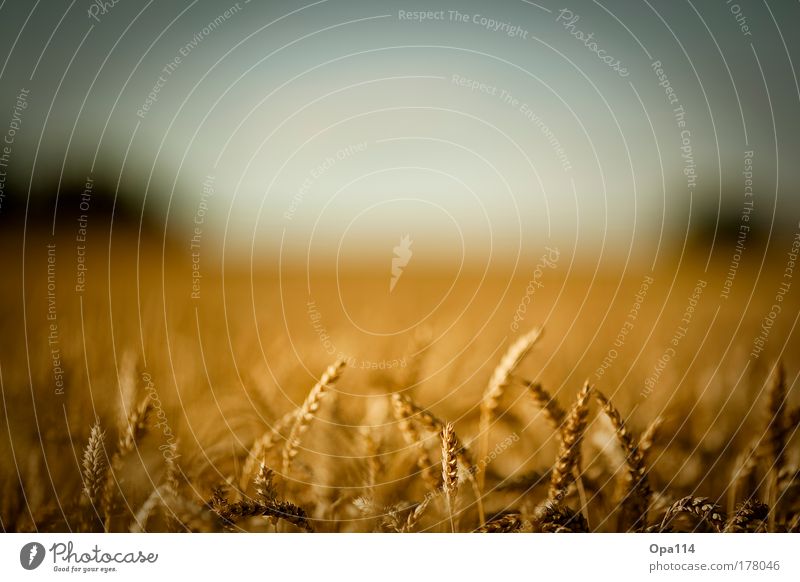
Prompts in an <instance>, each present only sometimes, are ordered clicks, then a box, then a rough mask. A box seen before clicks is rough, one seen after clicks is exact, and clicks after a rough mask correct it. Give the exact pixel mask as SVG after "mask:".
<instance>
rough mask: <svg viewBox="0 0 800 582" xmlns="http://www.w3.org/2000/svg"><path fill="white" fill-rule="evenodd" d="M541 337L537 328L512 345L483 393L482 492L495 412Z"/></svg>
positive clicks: (481, 419)
mask: <svg viewBox="0 0 800 582" xmlns="http://www.w3.org/2000/svg"><path fill="white" fill-rule="evenodd" d="M541 336H542V330H541V328H538V327H537V328H534V329H533V330H531V331H530V332H528V333H527V334H525V335H523V336H521V337H520V338H519V339H517V341H515V342H514V343H513V344H511V347H509V348H508V351H507V352H506V353H505V355H504V356H503V357H502V359H501V360H500V363H499V364H498V365H497V367H496V368H495V369H494V372H493V373H492V377H491V378H490V379H489V384H488V385H487V386H486V390H485V391H484V393H483V398H482V399H481V413H480V425H479V434H480V446H479V449H478V455H479V461H478V490H479V491H481V492H482V491H483V488H484V484H485V482H486V478H485V475H484V471H485V470H486V458H487V456H488V454H489V429H490V428H491V426H492V422H493V421H494V417H495V412H496V410H497V407H498V406H499V405H500V399H501V398H502V397H503V392H505V389H506V387H507V386H508V385H509V384H510V383H511V380H512V377H513V374H514V372H515V371H516V369H517V368H518V367H519V365H520V364H521V363H522V360H524V359H525V356H527V355H528V354H529V353H530V351H531V350H532V349H533V346H534V344H536V342H537V341H538V340H539V338H540V337H541Z"/></svg>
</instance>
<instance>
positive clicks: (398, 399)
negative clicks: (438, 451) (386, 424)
mask: <svg viewBox="0 0 800 582" xmlns="http://www.w3.org/2000/svg"><path fill="white" fill-rule="evenodd" d="M391 401H392V411H393V413H394V417H395V419H396V420H397V422H398V425H399V427H400V433H401V434H402V435H403V438H404V439H405V441H406V442H407V443H408V444H410V445H413V446H414V447H415V448H416V451H417V467H418V468H419V470H420V474H421V475H422V481H423V482H424V483H425V486H426V487H427V488H428V490H429V491H431V492H434V491H437V490H438V489H439V487H440V486H441V483H440V480H439V476H438V475H437V474H436V471H435V470H434V465H433V461H432V460H431V457H430V455H429V454H428V449H427V447H426V446H425V441H423V440H422V437H421V435H420V433H419V431H418V430H417V427H416V426H414V423H413V422H412V418H411V417H412V416H413V411H412V410H411V408H410V407H409V406H408V401H407V400H405V399H404V398H403V397H402V396H400V394H397V393H395V394H392V397H391Z"/></svg>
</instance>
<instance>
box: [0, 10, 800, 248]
mask: <svg viewBox="0 0 800 582" xmlns="http://www.w3.org/2000/svg"><path fill="white" fill-rule="evenodd" d="M101 5H102V7H101ZM419 10H427V11H436V12H437V14H434V15H433V17H432V18H431V19H428V20H425V21H418V20H414V19H413V17H410V16H408V13H412V12H414V11H419ZM226 11H227V12H226ZM451 11H457V12H458V13H459V14H456V13H454V12H451ZM576 17H577V18H576ZM799 22H800V3H798V2H795V1H785V2H756V1H741V2H738V3H734V2H725V1H724V0H720V1H713V2H697V1H695V2H690V1H674V0H669V1H666V0H660V1H657V0H644V1H642V2H629V1H613V2H612V1H603V2H590V1H580V2H579V1H573V2H570V3H567V4H556V3H553V2H550V1H548V0H542V2H540V3H533V2H526V1H521V0H514V1H511V0H505V1H500V2H469V1H464V0H459V1H458V2H456V1H454V0H451V1H444V0H443V1H440V2H433V3H432V2H382V1H380V2H374V1H373V2H352V1H341V0H340V1H336V0H328V1H319V2H312V3H308V4H304V3H301V2H273V1H270V2H257V1H255V0H253V1H252V2H245V1H241V2H239V3H226V2H220V1H217V2H210V1H204V0H197V1H194V2H165V1H158V2H156V1H151V2H134V1H133V0H117V2H116V4H112V3H111V2H106V3H102V2H100V3H90V2H87V1H85V0H76V1H73V2H54V1H53V2H50V1H48V2H42V1H41V0H38V1H36V2H33V1H31V0H16V1H14V0H3V1H2V2H0V47H2V48H1V49H0V58H2V59H4V62H0V67H2V68H0V87H1V89H0V133H4V134H7V131H8V128H9V126H10V125H9V124H10V123H11V122H12V121H14V119H17V121H16V124H17V125H20V127H19V130H18V131H16V133H15V135H14V139H13V144H12V145H11V146H10V154H9V158H10V159H9V160H8V167H7V174H8V180H7V183H6V184H5V191H4V194H5V195H6V196H7V197H11V196H14V197H18V198H19V197H21V198H23V199H24V197H26V196H27V195H28V194H30V195H31V196H37V197H41V196H52V195H53V194H54V192H59V191H61V190H63V189H64V188H65V185H66V184H76V183H77V184H82V183H83V182H84V181H85V179H86V177H87V176H92V177H93V179H94V180H95V183H96V184H97V189H96V191H97V192H98V194H97V195H110V196H113V195H114V193H115V191H117V190H118V193H119V195H120V196H125V197H127V199H128V202H129V203H131V204H133V205H134V206H135V207H136V208H137V209H140V208H144V213H145V215H147V216H153V217H154V218H155V220H157V221H158V224H159V227H160V229H161V230H163V231H165V232H167V233H169V234H171V235H172V234H175V233H178V234H177V235H176V236H179V237H182V238H183V239H184V240H186V241H188V237H189V236H190V234H191V229H192V228H193V226H194V222H195V221H196V220H202V226H201V227H200V228H201V230H202V236H203V237H205V238H204V242H205V244H207V245H210V244H211V243H210V242H209V241H213V247H214V248H215V249H217V250H219V249H221V248H223V245H224V248H225V249H226V251H230V252H236V251H238V250H241V251H246V252H249V251H250V250H251V249H252V250H254V251H256V252H262V253H267V254H277V253H278V252H279V249H282V250H283V252H284V253H287V254H289V255H295V256H297V257H305V256H309V257H311V256H312V255H313V256H314V257H316V258H320V257H322V258H326V257H327V258H330V257H334V256H336V255H346V256H349V257H369V256H371V254H373V253H379V254H380V253H383V254H385V253H386V252H391V251H390V249H391V248H392V247H393V246H394V245H397V244H398V240H399V239H400V237H401V236H402V235H404V234H409V235H410V237H411V238H412V239H413V240H414V241H415V242H414V245H415V246H414V247H412V248H414V249H427V251H426V253H427V256H428V257H445V258H448V260H455V259H453V258H454V257H455V258H458V260H461V259H464V258H465V257H466V260H470V259H474V258H482V259H488V258H490V257H495V258H496V257H514V256H515V254H516V253H518V252H519V250H520V249H526V248H532V247H535V248H537V249H539V248H541V246H542V245H544V244H553V245H559V246H560V247H561V248H572V249H576V250H578V251H581V250H585V251H586V252H589V253H591V252H597V251H598V249H608V250H615V251H617V252H621V253H623V254H625V253H629V252H634V253H635V252H638V251H641V249H643V248H647V249H653V248H655V247H656V246H657V245H658V244H662V245H664V244H671V243H674V242H675V241H676V240H677V241H680V239H681V236H683V233H684V231H685V230H686V227H687V225H688V224H689V220H690V217H691V220H693V221H695V222H696V221H698V220H704V219H705V218H704V217H706V216H707V215H708V214H709V213H710V214H711V215H712V216H716V213H717V209H718V207H721V208H722V209H723V214H733V215H736V216H738V214H739V212H740V209H741V207H742V201H743V200H744V198H743V191H744V190H743V189H744V178H743V176H742V171H743V169H744V157H745V152H746V151H749V150H752V151H753V152H754V154H753V173H754V179H755V187H754V198H753V199H754V214H755V215H756V217H757V218H758V219H759V220H761V221H763V222H764V223H765V224H767V225H770V224H772V223H773V220H775V221H778V222H781V221H784V222H790V223H792V224H793V225H796V223H797V215H798V208H800V204H798V196H797V188H798V185H799V184H800V169H798V164H797V157H798V153H799V152H800V148H799V147H798V146H799V145H800V144H799V143H798V142H799V140H800V132H799V131H798V129H800V127H798V125H800V115H798V112H799V111H800V107H799V105H800V92H798V84H797V78H796V75H795V72H794V67H793V63H797V62H798V61H800V50H798V46H800V45H798V43H800V40H798V39H797V36H796V34H794V30H795V28H796V26H797V24H798V23H799ZM588 35H592V36H591V38H590V39H588V40H587V36H588ZM593 43H594V44H593ZM601 57H605V58H606V60H607V61H610V63H606V62H604V61H603V59H602V58H601ZM176 59H178V60H176ZM617 61H618V62H617ZM656 61H660V63H661V65H662V68H663V74H664V75H666V77H663V76H662V77H661V78H659V76H658V74H657V72H656V71H655V70H654V69H655V68H656V67H654V65H653V63H654V62H656ZM473 81H474V82H476V83H477V85H480V84H483V87H480V86H479V87H478V88H476V89H473V88H472V82H473ZM659 83H661V85H660V84H659ZM667 83H668V85H669V87H670V88H671V90H673V91H674V95H675V97H673V99H677V101H675V102H674V103H672V104H671V103H669V101H668V97H669V96H668V94H667ZM23 89H25V90H27V91H29V94H28V95H27V97H26V98H25V99H24V101H25V102H26V108H25V109H24V110H21V109H20V107H21V106H20V105H19V99H18V95H19V94H20V91H21V90H23ZM156 89H157V95H156V96H155V99H153V98H150V99H149V102H148V95H150V94H151V93H154V92H156ZM15 107H16V109H17V110H18V111H17V113H20V111H21V115H17V116H16V118H15ZM676 107H683V110H684V111H685V116H681V117H678V116H676V113H675V111H674V110H675V108H676ZM145 108H146V110H145ZM7 120H8V121H7ZM679 121H683V122H684V123H685V126H679V125H678V123H679ZM682 132H683V133H682ZM682 146H683V149H681V148H682ZM686 146H688V148H687V147H686ZM689 154H691V156H690V157H689ZM687 169H688V171H689V173H690V175H689V176H687V175H686V173H685V172H684V170H687ZM691 172H694V176H695V177H692V176H691ZM204 184H205V186H204ZM212 191H213V194H211V192H212ZM64 203H68V204H76V203H77V202H76V201H75V200H71V201H69V200H68V201H67V202H63V201H62V202H61V204H64ZM7 205H8V203H7V204H6V206H7ZM1 219H2V209H1V208H0V220H1ZM535 252H538V251H535Z"/></svg>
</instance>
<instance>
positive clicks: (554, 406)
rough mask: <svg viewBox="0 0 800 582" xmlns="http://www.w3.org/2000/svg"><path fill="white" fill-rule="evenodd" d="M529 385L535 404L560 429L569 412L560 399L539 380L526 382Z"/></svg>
mask: <svg viewBox="0 0 800 582" xmlns="http://www.w3.org/2000/svg"><path fill="white" fill-rule="evenodd" d="M525 385H526V386H527V387H528V393H529V394H530V395H531V397H532V398H533V402H534V404H536V406H537V407H538V408H539V409H540V410H541V411H542V412H543V413H544V416H545V418H546V419H547V422H549V423H550V426H552V427H553V428H554V429H555V430H560V429H561V425H562V424H564V418H565V417H566V416H567V413H566V412H565V411H564V409H563V408H562V407H561V404H559V402H558V400H556V399H555V397H553V396H551V395H550V393H549V392H548V391H547V390H545V389H544V388H542V385H541V384H539V383H538V382H525Z"/></svg>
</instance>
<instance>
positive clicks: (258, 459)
mask: <svg viewBox="0 0 800 582" xmlns="http://www.w3.org/2000/svg"><path fill="white" fill-rule="evenodd" d="M296 419H297V410H292V411H290V412H287V413H286V414H284V415H283V416H282V417H281V418H279V419H278V420H277V421H276V422H275V424H273V425H272V427H270V429H269V430H268V431H266V432H265V433H264V434H262V435H261V436H260V437H259V438H257V439H256V440H255V442H254V443H253V446H251V447H250V452H249V453H248V454H247V459H246V460H245V462H244V466H243V467H242V473H241V477H240V478H239V485H240V487H241V488H242V489H243V490H244V489H245V488H246V487H247V486H248V485H249V484H250V483H251V482H252V480H253V479H254V478H255V476H256V473H257V472H258V470H259V467H260V465H261V464H262V463H264V462H265V461H266V457H267V455H268V454H269V453H270V451H272V449H273V448H274V447H275V444H276V443H277V442H278V440H279V439H280V438H281V433H282V432H283V431H285V430H286V429H287V428H289V426H291V425H292V424H293V423H294V421H295V420H296Z"/></svg>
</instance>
